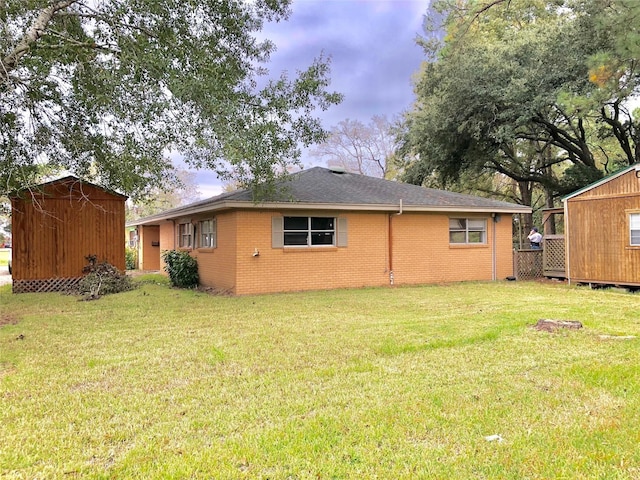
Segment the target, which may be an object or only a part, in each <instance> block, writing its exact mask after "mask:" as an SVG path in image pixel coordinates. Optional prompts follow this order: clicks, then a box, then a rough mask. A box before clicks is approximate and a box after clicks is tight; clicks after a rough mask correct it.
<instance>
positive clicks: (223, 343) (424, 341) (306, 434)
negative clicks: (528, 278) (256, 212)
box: [0, 276, 640, 479]
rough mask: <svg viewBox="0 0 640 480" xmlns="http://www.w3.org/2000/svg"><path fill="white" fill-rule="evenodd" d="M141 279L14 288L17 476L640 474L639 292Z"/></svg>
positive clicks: (10, 346) (10, 356)
mask: <svg viewBox="0 0 640 480" xmlns="http://www.w3.org/2000/svg"><path fill="white" fill-rule="evenodd" d="M138 281H140V282H141V283H142V284H141V287H140V288H139V289H138V290H135V291H132V292H127V293H123V294H118V295H112V296H106V297H103V298H102V299H100V300H98V301H92V302H80V301H78V300H77V298H75V297H70V296H64V295H58V294H22V295H12V294H11V293H10V287H9V286H6V287H1V288H0V308H1V310H0V323H4V324H5V325H4V326H2V327H0V477H2V478H96V479H98V478H99V479H105V478H221V479H225V478H229V479H235V478H251V479H253V478H262V479H267V478H269V479H312V478H313V479H318V478H322V479H325V478H328V479H333V478H335V479H342V478H358V479H360V478H365V479H366V478H385V479H386V478H436V479H438V478H442V479H452V478H465V479H467V478H469V479H471V478H473V479H538V478H567V479H569V478H571V479H580V478H582V479H592V478H602V479H627V478H628V479H633V478H639V477H640V450H639V449H638V448H637V445H638V443H639V442H640V414H639V413H638V412H640V363H639V362H638V347H639V343H640V340H639V339H627V340H615V339H606V338H605V339H603V338H602V337H601V335H610V336H617V335H620V336H622V335H625V336H627V335H640V318H639V317H638V312H640V296H638V295H634V294H629V293H626V292H624V291H620V290H616V289H611V290H589V289H587V288H574V287H567V286H564V285H561V284H553V285H545V284H536V283H516V282H513V283H465V284H456V285H449V286H424V287H406V288H394V289H385V288H382V289H362V290H338V291H330V292H311V293H298V294H282V295H265V296H247V297H224V296H210V295H207V294H204V293H199V292H194V291H179V290H171V289H169V288H168V287H167V285H166V283H165V282H164V280H159V279H158V277H154V276H150V277H142V278H140V279H138ZM541 318H554V319H560V320H579V321H581V322H582V323H583V324H584V327H585V328H584V329H582V330H579V331H569V330H565V331H558V332H556V333H548V332H540V331H537V330H535V329H533V328H530V327H531V325H533V324H535V322H536V321H537V320H538V319H541ZM490 435H500V437H501V438H502V441H487V440H486V438H485V437H487V436H490Z"/></svg>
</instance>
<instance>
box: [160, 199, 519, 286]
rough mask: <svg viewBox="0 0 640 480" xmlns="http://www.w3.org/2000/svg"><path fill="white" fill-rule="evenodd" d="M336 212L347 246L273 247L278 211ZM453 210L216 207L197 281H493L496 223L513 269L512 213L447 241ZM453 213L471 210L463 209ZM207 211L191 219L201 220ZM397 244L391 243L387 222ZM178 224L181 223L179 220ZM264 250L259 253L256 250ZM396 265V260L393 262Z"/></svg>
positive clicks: (502, 273) (499, 272)
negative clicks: (482, 232) (211, 241)
mask: <svg viewBox="0 0 640 480" xmlns="http://www.w3.org/2000/svg"><path fill="white" fill-rule="evenodd" d="M282 215H285V216H286V215H295V216H306V215H310V216H325V215H326V216H337V217H345V218H346V219H347V222H348V245H347V247H316V248H305V247H301V248H295V247H287V248H272V245H271V221H272V217H273V216H282ZM449 216H450V215H448V214H438V213H434V214H423V213H404V214H402V215H399V216H392V217H391V219H390V217H389V214H388V213H383V212H381V213H376V212H371V213H363V212H343V213H336V212H332V211H326V212H318V211H314V212H311V211H309V212H301V211H275V210H272V211H265V210H235V211H228V212H223V213H218V214H216V222H217V227H216V233H217V247H216V248H214V249H194V250H193V251H192V252H191V254H192V255H193V256H194V257H195V258H196V259H197V260H198V268H199V273H200V283H201V285H203V286H205V287H212V288H216V289H219V290H225V291H229V292H231V293H234V294H238V295H243V294H257V293H272V292H287V291H302V290H319V289H332V288H347V287H363V286H384V285H389V284H390V275H389V274H390V272H389V268H390V266H393V273H394V284H395V285H403V284H422V283H439V282H456V281H466V280H491V278H492V273H493V272H492V270H493V259H492V241H493V237H494V232H493V228H494V227H495V228H496V232H495V238H496V244H497V255H496V278H498V279H503V278H505V277H507V276H509V275H512V273H513V264H512V260H513V255H512V252H511V216H510V215H502V217H501V219H500V221H499V222H498V223H494V222H493V220H492V219H491V218H490V217H489V216H488V215H486V216H481V217H480V218H486V219H487V228H488V231H487V240H488V241H487V244H486V245H478V246H455V245H450V244H449ZM455 216H456V217H468V216H469V215H465V214H460V215H455ZM204 218H210V216H198V217H193V218H191V219H190V220H191V222H192V223H194V224H197V222H198V221H199V220H202V219H204ZM390 222H391V236H392V243H393V248H392V249H391V251H390V249H389V223H390ZM176 223H178V222H176ZM160 242H161V249H162V250H167V249H170V248H173V246H174V233H173V223H172V222H166V224H162V225H161V227H160ZM256 249H257V251H258V252H259V255H258V256H254V252H255V251H256ZM391 264H392V265H391Z"/></svg>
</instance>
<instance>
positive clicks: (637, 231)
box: [629, 213, 640, 246]
mask: <svg viewBox="0 0 640 480" xmlns="http://www.w3.org/2000/svg"><path fill="white" fill-rule="evenodd" d="M629 243H630V244H631V245H634V246H640V213H631V214H629Z"/></svg>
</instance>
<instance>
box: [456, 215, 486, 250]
mask: <svg viewBox="0 0 640 480" xmlns="http://www.w3.org/2000/svg"><path fill="white" fill-rule="evenodd" d="M452 222H460V223H461V225H457V226H455V228H453V227H454V225H452ZM480 223H482V226H480V225H479V224H480ZM470 224H471V225H470ZM460 233H464V241H454V239H453V237H452V234H460ZM478 233H479V234H480V240H479V241H476V240H474V239H473V237H474V236H475V234H478ZM449 244H450V245H486V244H487V219H486V218H477V217H475V218H474V217H467V218H465V217H450V218H449Z"/></svg>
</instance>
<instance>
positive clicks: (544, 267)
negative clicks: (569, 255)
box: [513, 235, 566, 280]
mask: <svg viewBox="0 0 640 480" xmlns="http://www.w3.org/2000/svg"><path fill="white" fill-rule="evenodd" d="M513 269H514V272H513V274H514V276H515V277H516V279H517V280H532V279H535V278H543V277H547V278H566V273H565V250H564V235H547V236H545V238H544V242H543V249H540V250H533V249H522V250H514V252H513Z"/></svg>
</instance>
